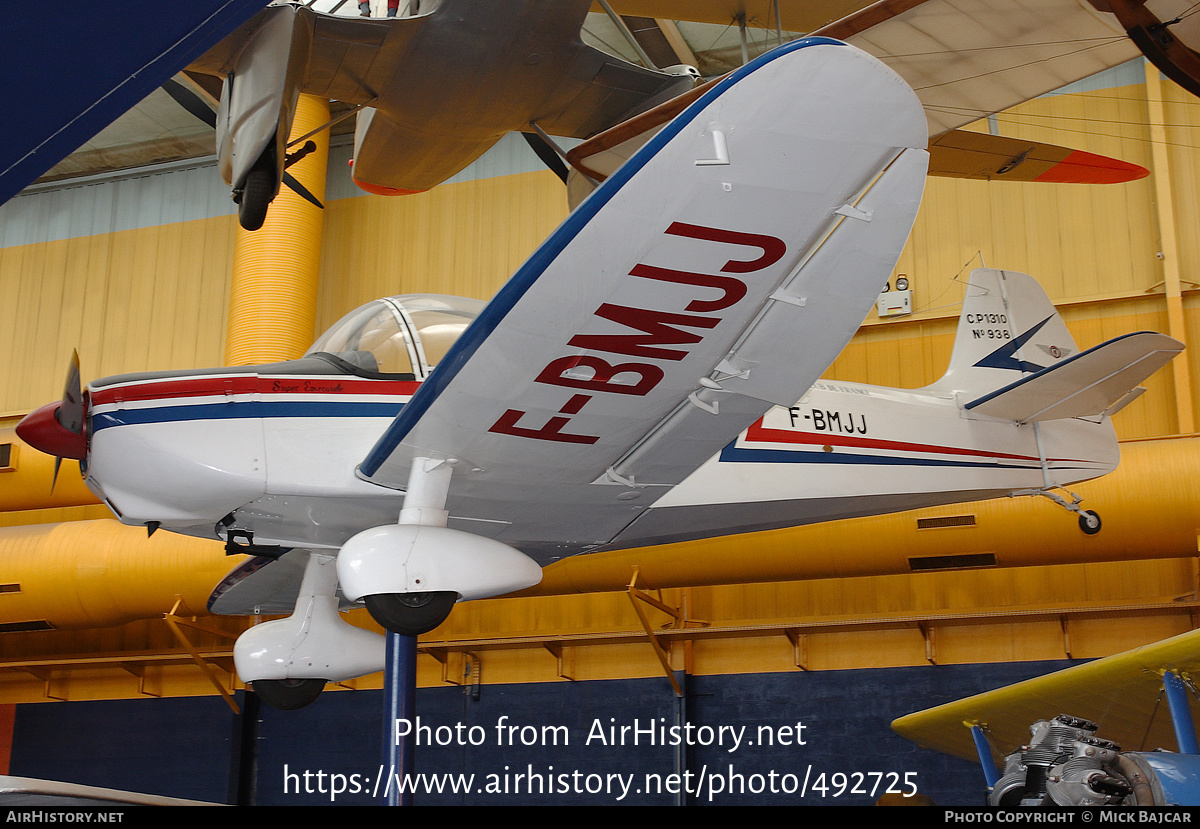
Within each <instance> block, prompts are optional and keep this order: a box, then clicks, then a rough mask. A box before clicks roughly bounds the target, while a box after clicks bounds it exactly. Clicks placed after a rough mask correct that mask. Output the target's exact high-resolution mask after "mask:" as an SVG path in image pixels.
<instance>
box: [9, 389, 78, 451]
mask: <svg viewBox="0 0 1200 829" xmlns="http://www.w3.org/2000/svg"><path fill="white" fill-rule="evenodd" d="M60 408H62V401H61V400H56V401H54V402H53V403H47V404H46V405H45V406H42V407H41V408H40V409H36V410H35V411H32V412H30V413H29V414H27V415H25V417H23V418H22V419H21V422H20V423H18V424H17V437H19V438H20V439H21V440H23V441H25V442H26V443H28V444H29V445H30V446H32V447H33V448H34V449H37V450H38V451H39V452H45V453H46V454H47V455H54V456H55V457H58V458H73V459H75V460H80V461H81V460H83V459H84V458H86V457H87V435H85V434H84V433H83V432H82V431H79V432H72V431H71V430H70V429H68V428H67V427H65V426H63V425H62V424H61V423H59V422H58V410H59V409H60Z"/></svg>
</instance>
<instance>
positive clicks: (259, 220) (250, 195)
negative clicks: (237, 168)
mask: <svg viewBox="0 0 1200 829" xmlns="http://www.w3.org/2000/svg"><path fill="white" fill-rule="evenodd" d="M265 161H266V157H265V156H264V157H263V158H261V159H259V161H258V163H257V164H255V165H254V166H253V167H252V168H251V169H250V172H249V173H247V174H246V183H245V184H243V185H242V195H241V198H240V199H238V223H239V224H240V225H241V226H242V227H243V228H244V229H246V230H258V229H259V228H260V227H262V226H263V222H265V221H266V219H267V208H268V207H270V205H271V199H273V198H275V165H274V164H267V163H264V162H265Z"/></svg>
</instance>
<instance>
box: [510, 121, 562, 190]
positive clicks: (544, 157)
mask: <svg viewBox="0 0 1200 829" xmlns="http://www.w3.org/2000/svg"><path fill="white" fill-rule="evenodd" d="M521 135H523V136H524V137H525V143H526V144H528V145H529V149H531V150H533V151H534V152H535V153H537V157H538V158H539V159H541V161H542V163H543V164H545V165H546V166H547V167H548V168H549V169H550V172H552V173H554V175H556V176H558V177H559V179H560V180H561V181H562V183H563V184H566V183H567V165H566V164H565V163H564V162H563V160H562V158H560V157H559V155H558V153H556V152H555V151H554V148H553V147H551V146H550V145H549V144H547V143H546V139H544V138H542V137H541V136H540V135H538V134H537V133H534V132H523V133H521Z"/></svg>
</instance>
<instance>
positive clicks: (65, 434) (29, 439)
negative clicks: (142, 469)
mask: <svg viewBox="0 0 1200 829" xmlns="http://www.w3.org/2000/svg"><path fill="white" fill-rule="evenodd" d="M86 426H87V407H86V405H85V404H84V400H83V384H82V382H81V381H80V377H79V352H78V351H72V353H71V364H70V366H69V367H68V368H67V380H66V382H65V383H64V384H63V396H62V400H58V401H55V402H54V403H47V404H46V405H45V406H42V407H41V408H40V409H37V410H35V411H33V412H30V413H29V414H28V415H26V416H25V417H24V418H22V420H21V422H20V423H18V424H17V437H19V438H20V439H21V440H23V441H25V442H26V443H28V444H29V445H30V446H32V447H33V448H34V449H37V450H38V451H39V452H45V453H46V454H47V455H53V456H54V478H53V480H52V482H51V484H50V488H51V489H53V488H54V484H55V483H57V482H58V470H59V467H60V466H62V462H63V458H71V459H73V460H80V461H81V460H83V459H84V458H86V457H87V428H86Z"/></svg>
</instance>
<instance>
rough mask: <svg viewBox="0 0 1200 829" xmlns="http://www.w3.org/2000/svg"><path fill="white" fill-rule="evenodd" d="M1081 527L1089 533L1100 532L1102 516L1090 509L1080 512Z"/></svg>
mask: <svg viewBox="0 0 1200 829" xmlns="http://www.w3.org/2000/svg"><path fill="white" fill-rule="evenodd" d="M1079 529H1081V530H1083V531H1084V532H1085V533H1087V534H1088V535H1095V534H1096V533H1098V532H1100V516H1099V515H1097V514H1096V513H1094V512H1092V511H1091V510H1090V509H1089V510H1084V511H1083V512H1081V513H1079Z"/></svg>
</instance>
